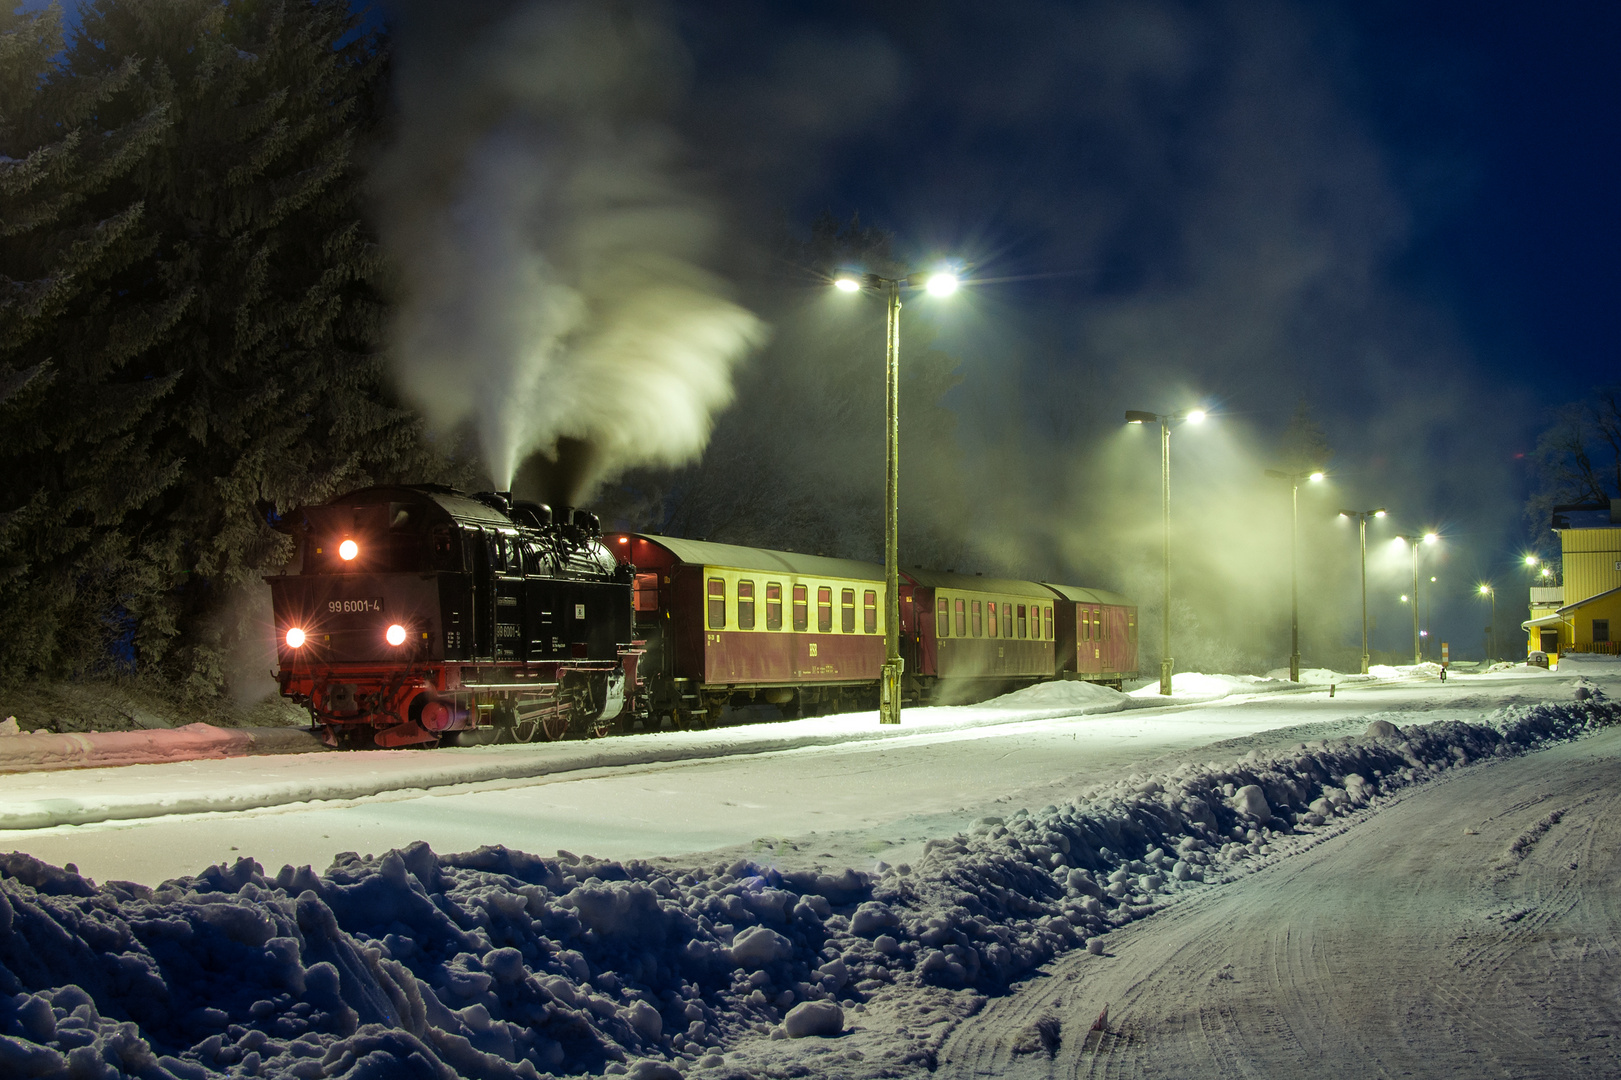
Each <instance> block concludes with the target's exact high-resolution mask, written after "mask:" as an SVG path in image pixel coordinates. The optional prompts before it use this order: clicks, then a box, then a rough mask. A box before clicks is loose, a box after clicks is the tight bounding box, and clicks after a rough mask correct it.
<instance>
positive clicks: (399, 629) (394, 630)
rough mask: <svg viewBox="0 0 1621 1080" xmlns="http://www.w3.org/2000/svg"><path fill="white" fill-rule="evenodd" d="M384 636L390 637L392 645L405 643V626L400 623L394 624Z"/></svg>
mask: <svg viewBox="0 0 1621 1080" xmlns="http://www.w3.org/2000/svg"><path fill="white" fill-rule="evenodd" d="M383 637H385V638H387V639H388V643H389V644H390V645H404V644H405V627H403V626H401V625H400V624H399V623H395V624H394V625H393V626H390V627H389V628H388V632H387V633H386V634H384V635H383Z"/></svg>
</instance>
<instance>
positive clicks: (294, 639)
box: [287, 626, 304, 649]
mask: <svg viewBox="0 0 1621 1080" xmlns="http://www.w3.org/2000/svg"><path fill="white" fill-rule="evenodd" d="M287 647H288V648H289V649H301V648H303V647H304V631H303V630H302V629H301V628H299V627H297V626H294V627H290V628H288V630H287Z"/></svg>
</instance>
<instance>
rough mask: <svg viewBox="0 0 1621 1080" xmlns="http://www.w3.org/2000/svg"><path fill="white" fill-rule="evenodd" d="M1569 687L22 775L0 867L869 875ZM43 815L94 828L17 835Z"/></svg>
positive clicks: (1039, 703)
mask: <svg viewBox="0 0 1621 1080" xmlns="http://www.w3.org/2000/svg"><path fill="white" fill-rule="evenodd" d="M1567 681H1568V680H1567V679H1564V678H1562V677H1560V676H1557V675H1548V674H1546V673H1542V672H1536V673H1531V672H1525V671H1524V670H1523V669H1522V672H1521V673H1518V674H1512V673H1504V674H1499V675H1490V676H1479V677H1457V678H1454V679H1452V680H1451V681H1449V682H1447V683H1445V684H1442V683H1439V682H1437V681H1435V680H1433V679H1431V680H1420V681H1412V680H1407V681H1386V682H1375V683H1369V684H1363V685H1359V686H1354V687H1342V688H1341V689H1340V692H1339V693H1338V694H1337V696H1336V697H1334V698H1330V697H1329V696H1328V694H1327V693H1326V692H1325V691H1320V690H1319V691H1313V692H1301V691H1290V692H1284V693H1267V694H1258V695H1242V696H1238V697H1229V698H1226V699H1223V700H1219V701H1214V702H1206V703H1202V704H1198V703H1190V704H1181V705H1175V706H1171V707H1152V706H1153V704H1154V703H1153V702H1151V701H1150V702H1143V701H1141V700H1140V699H1139V700H1138V701H1135V702H1132V704H1133V705H1137V706H1148V707H1135V708H1132V709H1131V710H1129V711H1125V712H1108V713H1102V714H1097V713H1094V714H1091V715H1081V716H1068V717H1064V716H1057V717H1055V716H1053V715H1052V714H1053V713H1054V712H1061V711H1063V710H1062V709H1055V708H1053V705H1054V700H1053V699H1052V697H1051V695H1052V694H1055V693H1061V692H1066V691H1065V688H1064V687H1063V686H1062V685H1057V686H1051V687H1048V688H1040V689H1042V691H1043V693H1045V694H1047V695H1048V696H1047V697H1045V698H1041V697H1038V698H1037V699H1036V700H1034V701H1029V700H1026V702H1025V705H1024V707H1023V709H1022V711H1021V709H1019V708H1002V709H991V708H985V707H969V708H963V709H931V710H919V711H917V712H914V713H909V714H908V724H909V729H908V730H903V731H901V732H895V731H894V729H888V731H880V730H879V729H878V728H877V727H876V724H874V723H871V722H869V721H871V720H872V719H873V718H872V717H871V715H870V714H869V715H867V716H865V717H863V716H859V715H858V716H854V717H833V718H820V719H817V720H805V721H797V722H794V723H782V724H766V725H754V726H753V727H750V728H729V729H722V730H719V731H714V732H696V733H688V732H684V733H677V734H662V735H641V736H631V737H627V738H616V739H610V740H606V741H603V742H597V743H588V744H565V745H560V746H528V747H496V748H481V749H468V750H454V751H437V752H433V753H426V754H424V753H402V752H399V751H386V752H378V753H364V754H320V755H308V754H306V755H293V756H288V757H281V758H273V757H271V758H266V757H258V758H237V759H229V760H211V761H185V762H174V763H170V764H164V765H143V766H127V767H123V768H116V769H92V770H77V771H70V772H51V773H36V774H31V775H24V776H8V777H6V778H5V781H4V785H3V795H0V827H3V828H4V831H0V850H18V851H23V852H27V853H29V854H32V855H35V856H37V857H38V858H41V859H44V860H45V861H47V862H50V863H53V864H56V865H64V864H66V863H74V864H75V865H77V866H78V868H79V870H80V871H81V872H82V873H84V874H86V875H88V876H90V877H93V878H95V879H97V880H103V881H105V880H115V879H122V880H129V881H136V882H140V883H143V884H148V885H155V884H157V883H159V882H161V881H163V880H165V879H168V878H171V877H175V876H178V875H181V874H188V873H196V872H198V871H200V870H201V869H203V868H204V867H205V866H207V865H209V864H210V863H214V862H221V861H231V860H234V859H235V858H237V857H239V856H242V855H247V856H251V857H252V858H255V859H257V860H258V861H259V862H260V863H262V864H263V865H264V866H265V867H266V868H267V869H270V870H272V871H274V870H275V869H276V868H279V867H280V866H281V865H283V864H291V865H294V866H299V865H305V864H308V865H311V866H313V867H314V868H315V869H316V870H317V871H319V870H321V869H323V868H324V867H326V866H327V865H329V864H330V862H331V861H332V857H333V856H334V855H336V854H337V853H339V852H344V851H354V852H359V853H362V854H369V853H380V852H383V851H387V850H389V849H391V848H397V847H404V846H405V845H407V844H409V843H411V842H412V841H415V840H425V841H427V842H428V843H429V844H430V845H431V846H432V847H433V848H434V849H435V850H437V851H445V852H448V851H469V850H472V849H474V848H477V847H479V846H481V845H484V844H504V845H507V846H509V847H512V848H516V849H519V850H523V851H529V852H539V853H550V852H552V851H555V850H558V849H565V850H569V851H574V852H579V853H582V854H585V853H589V854H592V855H596V856H598V857H602V858H613V859H622V858H632V857H642V858H649V857H656V856H668V857H676V856H682V855H689V854H692V853H695V852H713V851H720V852H722V853H723V854H725V855H731V854H737V853H741V854H748V855H750V856H752V857H754V858H757V859H758V858H762V857H767V858H774V859H775V860H776V861H777V862H778V864H779V865H783V866H785V867H791V866H798V865H808V864H809V863H812V862H825V861H826V860H829V859H831V860H832V861H834V862H836V863H843V864H847V865H854V866H858V867H869V868H870V867H871V866H872V865H873V864H874V863H875V862H876V861H877V860H879V859H883V860H885V861H888V862H890V863H899V862H905V861H914V860H915V859H916V857H917V855H918V854H919V853H920V851H921V848H922V845H923V843H924V842H925V841H926V840H928V839H930V838H932V837H935V836H941V835H950V834H951V833H954V832H956V831H957V830H959V829H962V828H965V827H966V826H967V825H968V824H969V822H970V821H971V820H972V819H973V818H975V817H977V816H979V815H981V814H984V813H986V812H987V811H988V810H992V809H994V810H996V811H998V812H1001V811H1003V810H1005V809H1006V808H1017V807H1020V806H1024V807H1031V808H1034V807H1038V806H1041V805H1043V804H1045V803H1049V802H1055V801H1062V799H1063V798H1065V797H1068V796H1069V795H1071V794H1073V793H1074V792H1075V791H1076V790H1077V789H1078V788H1081V787H1084V786H1086V785H1087V784H1090V783H1096V782H1102V781H1105V780H1110V779H1113V778H1115V777H1117V776H1119V775H1121V774H1122V773H1129V772H1132V771H1146V770H1148V768H1149V767H1150V765H1151V764H1152V763H1154V762H1156V761H1162V760H1163V759H1175V758H1178V757H1179V756H1180V755H1193V756H1195V757H1199V756H1200V755H1203V754H1205V753H1206V752H1207V748H1209V749H1208V754H1209V755H1210V756H1215V757H1219V758H1224V759H1229V758H1232V757H1235V756H1237V755H1239V754H1242V753H1244V752H1245V751H1247V750H1248V749H1250V748H1253V747H1260V748H1268V747H1274V746H1279V745H1284V744H1289V743H1292V742H1295V741H1299V740H1304V739H1308V738H1325V737H1334V736H1337V735H1341V734H1346V733H1349V732H1360V731H1361V730H1362V729H1363V728H1365V727H1366V725H1367V722H1368V721H1367V718H1368V717H1369V716H1370V715H1374V714H1379V715H1384V716H1387V717H1388V718H1390V719H1392V720H1393V722H1395V723H1398V724H1406V723H1409V722H1429V721H1432V720H1440V719H1449V718H1461V719H1473V718H1476V717H1478V716H1479V715H1480V714H1482V713H1484V712H1486V711H1488V710H1490V709H1492V708H1495V707H1497V706H1499V705H1502V704H1505V703H1510V702H1516V701H1536V700H1541V699H1542V698H1544V697H1545V696H1547V695H1548V694H1550V693H1561V694H1562V693H1564V692H1566V691H1565V685H1566V683H1567ZM1067 692H1069V693H1072V694H1075V695H1079V696H1078V697H1077V698H1076V700H1077V701H1078V702H1083V701H1084V702H1085V703H1086V707H1088V708H1094V707H1100V706H1099V705H1098V701H1097V699H1096V695H1099V694H1107V692H1106V691H1101V690H1098V689H1097V688H1094V687H1086V686H1078V685H1076V684H1069V689H1068V691H1067ZM1109 696H1111V697H1114V698H1116V699H1117V700H1116V702H1114V703H1110V702H1107V701H1104V702H1103V703H1102V705H1103V706H1106V707H1110V708H1115V707H1118V704H1119V702H1118V697H1119V696H1118V695H1109ZM1043 706H1045V707H1043ZM910 729H915V730H910ZM880 736H881V737H880ZM1235 740H1237V742H1234V741H1235ZM1216 744H1222V745H1220V746H1219V747H1217V745H1216ZM1199 759H1200V760H1203V757H1200V758H1199ZM374 792H375V793H374ZM356 793H359V794H358V795H357V794H356ZM236 807H245V809H236ZM40 815H47V820H59V821H74V822H83V824H71V825H57V826H54V827H49V828H38V829H27V828H19V827H17V826H18V825H21V824H25V823H27V822H28V821H30V820H32V819H33V818H37V817H39V816H40ZM31 816H32V817H31Z"/></svg>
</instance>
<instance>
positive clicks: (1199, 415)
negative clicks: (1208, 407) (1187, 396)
mask: <svg viewBox="0 0 1621 1080" xmlns="http://www.w3.org/2000/svg"><path fill="white" fill-rule="evenodd" d="M1206 415H1208V414H1207V413H1206V412H1205V411H1204V410H1203V409H1194V410H1192V411H1190V412H1189V413H1188V423H1190V424H1202V423H1204V418H1205V416H1206Z"/></svg>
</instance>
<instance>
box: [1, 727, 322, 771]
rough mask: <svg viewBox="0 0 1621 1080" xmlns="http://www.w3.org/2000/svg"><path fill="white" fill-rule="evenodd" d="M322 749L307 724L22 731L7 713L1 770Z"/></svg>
mask: <svg viewBox="0 0 1621 1080" xmlns="http://www.w3.org/2000/svg"><path fill="white" fill-rule="evenodd" d="M318 749H320V743H318V742H317V741H316V739H315V737H314V736H313V735H311V734H310V733H309V732H308V731H306V730H304V729H302V728H219V727H215V726H213V725H212V724H187V725H186V726H185V727H179V728H155V729H152V730H148V731H92V732H85V733H70V734H57V733H55V732H49V731H22V730H20V729H19V727H18V725H17V720H16V718H15V717H7V718H6V720H5V721H4V722H3V723H0V773H8V772H37V771H39V770H41V769H78V768H105V767H108V766H117V765H135V764H154V763H158V762H165V761H195V760H198V759H200V758H226V757H244V756H246V755H249V754H274V753H287V752H296V751H300V750H318Z"/></svg>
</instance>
